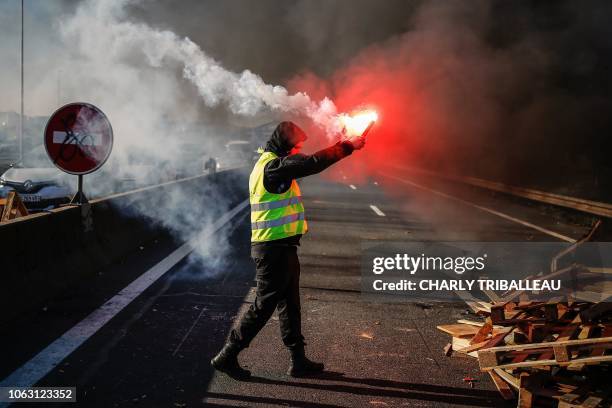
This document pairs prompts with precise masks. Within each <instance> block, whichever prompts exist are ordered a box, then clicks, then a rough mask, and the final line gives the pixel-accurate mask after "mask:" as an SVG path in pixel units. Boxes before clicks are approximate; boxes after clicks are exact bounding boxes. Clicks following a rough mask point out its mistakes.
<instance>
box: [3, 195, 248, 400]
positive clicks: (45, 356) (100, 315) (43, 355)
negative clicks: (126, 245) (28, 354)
mask: <svg viewBox="0 0 612 408" xmlns="http://www.w3.org/2000/svg"><path fill="white" fill-rule="evenodd" d="M248 205H249V200H245V201H243V202H241V203H240V204H238V205H237V206H236V207H234V208H232V209H231V210H230V211H228V212H227V213H225V214H223V215H222V216H221V217H220V218H218V219H217V221H215V222H214V223H213V224H212V225H211V226H210V228H208V229H207V230H206V232H205V234H204V236H202V237H199V239H202V238H205V237H210V236H211V235H212V234H214V233H215V232H216V231H217V230H219V229H220V228H221V227H222V226H224V225H225V224H226V223H227V222H228V221H230V220H231V219H232V218H234V217H235V216H236V214H238V213H239V212H240V211H242V210H243V209H244V208H245V207H247V206H248ZM193 248H194V241H189V242H187V243H185V244H183V245H182V246H181V247H179V248H177V249H176V250H174V252H172V253H171V254H170V255H168V256H167V257H166V258H165V259H163V260H161V261H160V262H159V263H157V264H156V265H155V266H153V267H152V268H151V269H149V270H148V271H146V272H145V273H144V274H142V275H140V276H139V277H138V278H137V279H136V280H134V281H133V282H132V283H130V284H129V285H128V286H126V287H125V288H123V289H122V290H121V291H120V292H119V293H117V294H116V295H115V296H113V297H112V298H111V299H110V300H108V301H107V302H106V303H104V304H103V305H102V306H100V307H99V308H98V309H96V310H94V311H93V312H92V313H91V314H90V315H89V316H87V317H86V318H85V319H83V320H81V321H80V322H79V323H77V324H76V325H75V326H74V327H72V328H71V329H69V330H68V331H67V332H66V333H64V334H63V335H62V336H61V337H59V338H58V339H57V340H55V341H54V342H53V343H51V344H50V345H48V346H47V347H46V348H45V349H43V350H42V351H41V352H40V353H38V354H37V355H36V356H34V357H32V359H30V361H28V362H27V363H25V364H24V365H22V366H21V367H20V368H18V369H17V370H15V371H14V372H13V373H12V374H11V375H9V376H8V377H6V378H5V379H4V380H2V382H0V387H31V386H33V385H34V384H36V383H37V382H38V381H39V380H40V379H41V378H43V377H44V376H45V375H47V374H48V373H49V372H51V370H53V369H54V368H55V367H56V366H57V365H58V364H59V363H60V362H61V361H62V360H64V359H65V358H66V357H68V356H69V355H70V354H71V353H72V352H73V351H75V350H76V349H77V348H78V347H79V346H80V345H81V344H83V343H84V342H85V341H86V340H87V339H89V338H90V337H91V336H93V335H94V334H95V333H96V332H97V331H98V330H99V329H100V328H102V327H103V326H104V325H105V324H106V323H108V322H109V321H110V320H111V319H112V318H113V317H114V316H115V315H117V313H119V312H120V311H121V310H123V308H125V307H126V306H127V305H128V304H130V303H131V302H132V301H133V300H134V299H136V297H138V295H140V294H141V293H142V292H143V291H145V290H146V289H147V288H148V287H149V286H151V285H152V284H153V283H154V282H155V281H157V280H158V279H159V278H160V277H161V276H163V275H164V274H165V273H166V272H168V271H169V270H170V269H171V268H172V267H173V266H174V265H176V264H177V263H179V262H180V261H181V260H182V259H183V258H185V257H186V256H187V255H189V253H191V252H192V251H193ZM5 406H8V403H0V407H5Z"/></svg>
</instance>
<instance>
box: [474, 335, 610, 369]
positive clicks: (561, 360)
mask: <svg viewBox="0 0 612 408" xmlns="http://www.w3.org/2000/svg"><path fill="white" fill-rule="evenodd" d="M610 350H612V337H602V338H595V339H581V340H565V341H555V342H546V343H532V344H515V345H511V346H502V347H491V348H487V349H482V350H479V351H478V362H479V364H480V369H481V370H485V371H488V370H492V369H494V368H503V369H509V368H522V367H536V366H569V365H572V364H587V365H588V364H593V363H603V362H612V355H608V354H607V352H608V351H610ZM585 352H586V355H584V354H585ZM594 354H596V355H594Z"/></svg>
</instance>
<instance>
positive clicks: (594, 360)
mask: <svg viewBox="0 0 612 408" xmlns="http://www.w3.org/2000/svg"><path fill="white" fill-rule="evenodd" d="M481 353H482V354H485V355H486V354H489V352H488V350H480V351H478V361H479V362H480V361H481ZM496 358H497V356H496ZM482 361H483V363H485V365H481V366H480V369H481V370H483V371H488V370H492V369H494V368H505V369H508V368H520V367H537V366H547V365H550V366H554V365H558V366H567V365H570V364H598V363H606V362H610V361H612V356H600V357H580V358H575V359H573V360H570V361H567V362H558V361H557V360H554V359H550V360H533V361H532V360H530V361H523V362H521V363H508V364H496V365H489V364H488V363H489V362H490V361H492V360H491V357H489V356H483V359H482Z"/></svg>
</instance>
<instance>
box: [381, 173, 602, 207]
mask: <svg viewBox="0 0 612 408" xmlns="http://www.w3.org/2000/svg"><path fill="white" fill-rule="evenodd" d="M393 167H394V168H397V169H402V170H407V171H411V172H415V173H421V174H426V175H428V176H432V177H437V178H440V179H445V180H451V181H457V182H460V183H464V184H468V185H472V186H475V187H480V188H484V189H487V190H491V191H496V192H500V193H505V194H510V195H514V196H517V197H522V198H526V199H529V200H533V201H537V202H540V203H545V204H552V205H556V206H559V207H565V208H570V209H572V210H576V211H581V212H585V213H588V214H593V215H598V216H601V217H608V218H612V204H608V203H602V202H598V201H591V200H585V199H582V198H576V197H570V196H565V195H561V194H554V193H547V192H544V191H540V190H534V189H530V188H523V187H517V186H511V185H508V184H504V183H499V182H496V181H489V180H483V179H480V178H476V177H467V176H454V175H450V174H442V173H438V172H434V171H430V170H425V169H418V168H413V167H408V166H397V165H394V166H393Z"/></svg>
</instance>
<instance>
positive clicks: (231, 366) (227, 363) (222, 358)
mask: <svg viewBox="0 0 612 408" xmlns="http://www.w3.org/2000/svg"><path fill="white" fill-rule="evenodd" d="M240 350H241V349H240V347H239V346H238V345H236V344H234V343H229V342H228V343H225V346H223V348H222V349H221V351H220V352H219V354H217V355H216V356H215V357H214V358H213V359H212V360H210V365H211V366H213V368H214V369H215V370H219V371H221V372H223V373H225V374H227V375H229V376H230V377H232V378H233V379H235V380H247V379H249V378H251V372H250V371H249V370H245V369H244V368H242V367H240V364H238V353H240Z"/></svg>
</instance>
